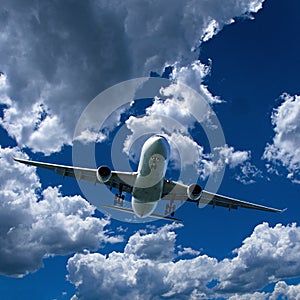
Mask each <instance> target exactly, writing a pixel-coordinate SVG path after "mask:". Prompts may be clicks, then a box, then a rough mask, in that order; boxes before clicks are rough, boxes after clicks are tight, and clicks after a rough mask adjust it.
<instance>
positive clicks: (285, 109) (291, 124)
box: [263, 94, 300, 182]
mask: <svg viewBox="0 0 300 300" xmlns="http://www.w3.org/2000/svg"><path fill="white" fill-rule="evenodd" d="M282 100H283V102H282V103H281V104H280V106H279V107H278V108H276V109H274V112H273V114H272V117H271V120H272V124H273V126H274V132H275V135H274V138H273V142H272V143H271V144H268V145H267V146H266V148H265V152H264V154H263V158H264V159H266V160H268V161H269V162H272V163H274V164H281V165H282V166H284V167H285V168H286V169H287V171H288V172H289V174H288V176H287V177H288V178H289V179H291V180H294V181H295V182H297V181H298V180H297V178H298V179H299V170H300V123H299V119H300V96H297V95H295V96H290V95H287V94H284V95H283V96H282ZM271 168H274V166H271Z"/></svg>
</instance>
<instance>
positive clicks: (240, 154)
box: [217, 145, 250, 168]
mask: <svg viewBox="0 0 300 300" xmlns="http://www.w3.org/2000/svg"><path fill="white" fill-rule="evenodd" d="M217 150H219V154H220V157H221V159H222V160H223V161H224V163H225V164H226V165H228V166H229V167H230V168H235V167H236V166H238V165H241V164H243V163H244V162H245V161H247V160H249V158H250V151H239V150H237V151H235V150H234V148H233V147H228V145H225V146H224V147H222V148H219V149H217Z"/></svg>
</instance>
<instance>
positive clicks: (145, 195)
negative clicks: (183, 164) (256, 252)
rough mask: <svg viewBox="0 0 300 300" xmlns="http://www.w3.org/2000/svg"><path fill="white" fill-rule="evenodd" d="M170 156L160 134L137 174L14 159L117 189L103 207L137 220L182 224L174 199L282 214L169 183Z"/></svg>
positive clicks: (144, 150)
mask: <svg viewBox="0 0 300 300" xmlns="http://www.w3.org/2000/svg"><path fill="white" fill-rule="evenodd" d="M169 157H170V145H169V142H168V140H167V139H166V137H164V136H163V135H160V134H156V135H153V136H151V137H150V138H149V139H147V140H146V142H145V143H144V145H143V147H142V150H141V156H140V161H139V164H138V169H137V172H120V171H113V170H111V169H110V168H109V167H108V166H104V165H103V166H100V167H99V168H98V169H89V168H80V167H73V166H64V165H57V164H50V163H43V162H38V161H31V160H26V159H21V158H14V157H13V159H14V160H15V161H17V162H20V163H23V164H27V165H31V166H36V167H42V168H45V169H49V170H54V171H56V173H57V174H59V175H62V176H63V177H65V176H69V177H76V178H77V179H79V180H88V181H92V182H93V183H94V184H97V183H100V184H105V185H107V186H109V188H110V190H111V189H112V188H117V189H118V191H119V193H117V194H115V198H114V205H106V204H103V206H104V207H106V208H110V209H116V210H121V211H124V212H128V213H132V214H135V215H136V216H137V217H139V218H146V217H151V218H157V219H166V220H171V221H178V222H181V221H182V220H180V219H177V218H174V212H175V210H176V206H175V205H174V201H175V200H180V201H182V202H183V201H188V202H194V203H196V204H197V205H198V207H199V206H201V205H205V204H208V205H212V206H213V207H215V206H222V207H226V208H228V209H229V210H231V209H237V208H238V207H243V208H250V209H256V210H262V211H268V212H283V211H284V210H280V209H276V208H272V207H267V206H263V205H259V204H255V203H250V202H246V201H241V200H237V199H234V198H230V197H226V196H222V195H218V194H215V193H211V192H208V191H205V190H203V189H202V187H201V186H200V185H199V184H197V183H194V184H191V185H185V184H183V183H180V182H176V181H172V180H168V179H166V178H165V174H166V170H167V166H168V161H169ZM123 192H126V193H129V194H131V195H132V197H131V206H132V208H131V209H129V208H127V207H123V204H124V199H125V196H124V194H123ZM159 201H168V203H167V204H166V209H165V212H164V213H165V215H158V214H155V213H154V211H155V208H156V207H157V204H158V202H159Z"/></svg>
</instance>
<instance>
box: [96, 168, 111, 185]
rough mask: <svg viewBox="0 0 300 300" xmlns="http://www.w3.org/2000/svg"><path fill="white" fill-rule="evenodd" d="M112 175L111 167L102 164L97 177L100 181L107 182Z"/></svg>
mask: <svg viewBox="0 0 300 300" xmlns="http://www.w3.org/2000/svg"><path fill="white" fill-rule="evenodd" d="M110 177H111V169H110V168H109V167H107V166H101V167H99V168H98V170H97V178H98V180H99V181H100V182H107V181H108V180H109V179H110Z"/></svg>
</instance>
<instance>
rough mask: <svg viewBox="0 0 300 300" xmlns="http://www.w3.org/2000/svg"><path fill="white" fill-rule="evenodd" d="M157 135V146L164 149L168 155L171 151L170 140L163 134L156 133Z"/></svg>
mask: <svg viewBox="0 0 300 300" xmlns="http://www.w3.org/2000/svg"><path fill="white" fill-rule="evenodd" d="M155 137H157V139H156V141H155V144H156V146H158V147H159V148H160V149H164V151H163V152H166V153H165V154H166V155H167V154H168V153H170V145H169V142H168V140H167V139H166V138H165V137H164V136H163V135H159V134H156V135H155Z"/></svg>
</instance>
